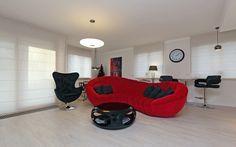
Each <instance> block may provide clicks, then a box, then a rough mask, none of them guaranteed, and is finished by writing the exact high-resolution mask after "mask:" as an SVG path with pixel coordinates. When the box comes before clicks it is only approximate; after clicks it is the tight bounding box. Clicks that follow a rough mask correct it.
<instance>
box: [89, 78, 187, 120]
mask: <svg viewBox="0 0 236 147" xmlns="http://www.w3.org/2000/svg"><path fill="white" fill-rule="evenodd" d="M104 85H110V86H111V87H112V90H113V93H111V94H97V93H96V92H95V89H94V88H95V87H97V86H104ZM150 86H154V87H160V88H161V89H162V90H167V89H168V88H171V89H172V90H173V91H174V93H172V94H169V95H167V96H163V97H161V98H157V99H151V98H148V97H145V96H144V91H145V89H146V88H147V87H150ZM177 89H178V90H177ZM86 91H87V96H88V99H89V101H90V102H91V103H92V104H93V105H94V106H98V105H100V104H103V103H107V102H121V103H126V104H128V105H130V106H132V107H133V108H134V109H135V110H137V111H140V112H142V113H145V114H148V115H150V116H160V117H173V116H175V115H176V114H177V113H178V112H179V111H181V109H182V108H183V106H184V104H185V102H186V99H187V94H188V88H187V87H186V86H185V85H184V84H182V83H179V82H162V83H146V82H141V81H136V80H131V79H126V78H121V77H114V76H104V77H100V78H96V79H93V80H90V81H89V82H88V84H87V86H86Z"/></svg>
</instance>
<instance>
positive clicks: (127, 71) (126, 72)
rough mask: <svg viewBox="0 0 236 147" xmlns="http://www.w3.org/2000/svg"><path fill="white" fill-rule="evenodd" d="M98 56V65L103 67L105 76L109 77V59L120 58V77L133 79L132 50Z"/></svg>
mask: <svg viewBox="0 0 236 147" xmlns="http://www.w3.org/2000/svg"><path fill="white" fill-rule="evenodd" d="M98 55H100V63H101V64H102V65H103V67H104V71H105V74H106V75H110V59H111V58H114V57H122V77H125V78H133V60H134V51H133V48H126V49H120V50H115V51H110V52H105V53H99V54H98Z"/></svg>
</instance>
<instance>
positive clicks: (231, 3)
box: [221, 0, 236, 31]
mask: <svg viewBox="0 0 236 147" xmlns="http://www.w3.org/2000/svg"><path fill="white" fill-rule="evenodd" d="M235 29H236V0H227V3H226V4H225V9H224V13H223V18H222V26H221V31H230V30H235Z"/></svg>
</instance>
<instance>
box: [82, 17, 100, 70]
mask: <svg viewBox="0 0 236 147" xmlns="http://www.w3.org/2000/svg"><path fill="white" fill-rule="evenodd" d="M89 22H90V23H91V24H94V23H95V22H96V21H95V19H90V20H89ZM80 44H81V45H82V46H85V47H87V48H94V59H93V66H92V69H93V70H99V66H97V65H96V62H97V48H100V47H103V46H104V42H103V41H102V40H100V39H96V38H84V39H81V40H80Z"/></svg>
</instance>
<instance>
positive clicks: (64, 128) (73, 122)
mask: <svg viewBox="0 0 236 147" xmlns="http://www.w3.org/2000/svg"><path fill="white" fill-rule="evenodd" d="M76 105H77V109H75V110H73V111H62V110H60V109H58V108H55V109H51V110H46V111H41V112H36V113H31V114H27V115H21V116H17V117H12V118H7V119H2V120H0V147H236V108H231V107H215V109H203V108H199V107H196V106H193V105H189V104H187V105H186V106H185V107H184V109H183V110H182V111H181V112H180V113H178V115H177V116H176V117H174V118H159V117H150V116H147V115H145V114H142V113H139V112H137V116H136V120H135V122H134V124H133V125H132V126H130V127H128V128H126V129H122V130H104V129H101V128H98V127H96V126H94V125H93V124H92V121H91V118H90V111H91V109H92V106H91V104H90V103H89V102H88V101H84V102H83V101H80V100H78V101H77V102H76Z"/></svg>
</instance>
